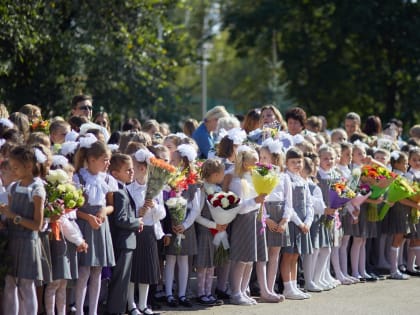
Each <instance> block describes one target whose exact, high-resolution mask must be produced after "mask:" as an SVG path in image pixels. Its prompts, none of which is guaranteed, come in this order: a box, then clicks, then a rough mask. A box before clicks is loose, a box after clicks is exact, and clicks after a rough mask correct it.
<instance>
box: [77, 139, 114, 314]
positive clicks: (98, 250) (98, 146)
mask: <svg viewBox="0 0 420 315" xmlns="http://www.w3.org/2000/svg"><path fill="white" fill-rule="evenodd" d="M79 141H80V148H79V150H78V151H77V152H76V156H75V163H76V165H75V169H76V174H75V175H74V177H73V180H74V182H75V183H76V184H77V185H80V186H81V187H82V188H83V190H84V193H85V199H86V201H85V204H84V205H83V206H82V207H81V208H79V210H78V211H77V217H78V220H77V223H78V224H79V227H80V230H81V231H82V234H83V237H84V238H85V240H86V242H87V244H88V246H89V250H88V251H87V252H86V253H83V252H82V253H79V279H78V280H77V284H76V290H75V293H76V314H77V315H82V314H83V313H84V311H83V305H84V301H85V296H86V290H87V288H89V314H90V315H94V314H96V313H97V307H98V300H99V292H100V288H101V272H102V267H105V266H109V267H111V266H114V265H115V258H114V250H113V246H112V238H111V233H110V230H109V224H108V215H109V214H110V213H112V211H113V209H114V208H113V206H112V193H113V192H114V191H116V190H117V189H118V185H117V181H116V180H115V179H114V178H113V177H111V176H110V175H107V174H106V171H107V169H108V166H109V160H110V156H111V153H110V152H109V149H108V147H107V146H106V144H104V143H103V142H102V141H97V140H96V138H95V137H94V136H91V135H90V134H87V135H86V137H83V138H81V139H80V140H79ZM88 280H89V284H88Z"/></svg>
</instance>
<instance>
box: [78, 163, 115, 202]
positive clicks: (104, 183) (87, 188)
mask: <svg viewBox="0 0 420 315" xmlns="http://www.w3.org/2000/svg"><path fill="white" fill-rule="evenodd" d="M79 174H80V176H82V178H83V180H84V181H85V185H84V186H83V189H84V192H85V194H86V196H88V204H89V205H91V206H101V207H105V206H106V194H107V193H109V192H114V191H117V190H118V183H117V181H116V179H115V178H114V177H112V176H111V175H108V174H107V173H104V172H100V173H98V174H95V175H93V174H91V173H90V172H89V171H88V170H87V169H86V168H81V169H80V171H79ZM73 181H74V183H76V185H77V186H79V187H80V186H82V185H81V183H80V180H79V176H78V175H77V174H75V175H74V176H73Z"/></svg>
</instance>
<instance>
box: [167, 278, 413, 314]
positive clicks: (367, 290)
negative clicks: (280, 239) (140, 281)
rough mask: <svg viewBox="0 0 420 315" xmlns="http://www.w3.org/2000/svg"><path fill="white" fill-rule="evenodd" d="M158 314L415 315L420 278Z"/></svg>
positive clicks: (171, 310) (170, 310)
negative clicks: (298, 298)
mask: <svg viewBox="0 0 420 315" xmlns="http://www.w3.org/2000/svg"><path fill="white" fill-rule="evenodd" d="M159 312H161V314H166V315H211V314H229V315H239V314H240V315H254V314H264V315H279V314H293V315H294V314H302V315H306V314H311V315H312V314H313V315H317V314H319V315H330V314H331V315H346V314H351V315H359V314H360V315H367V314H368V315H376V314H378V315H391V314H392V315H394V314H398V315H400V314H401V315H408V314H411V315H418V314H420V278H411V279H410V280H408V281H398V280H383V281H378V282H376V283H364V284H356V285H350V286H340V287H338V288H336V289H335V290H332V291H329V292H323V293H318V294H315V293H314V294H313V295H312V298H311V299H309V300H304V301H290V300H286V301H285V302H283V303H280V304H262V303H261V304H258V305H255V306H236V305H223V306H218V307H212V308H207V309H204V308H202V307H201V306H194V307H193V308H192V309H182V308H176V309H167V308H164V309H162V310H160V311H159Z"/></svg>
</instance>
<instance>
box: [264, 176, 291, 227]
mask: <svg viewBox="0 0 420 315" xmlns="http://www.w3.org/2000/svg"><path fill="white" fill-rule="evenodd" d="M265 201H266V202H267V201H284V214H283V219H287V220H290V218H291V216H292V214H293V211H294V210H293V196H292V183H291V182H290V177H289V176H286V174H284V173H280V174H279V183H278V184H277V186H276V187H275V188H274V190H273V191H272V192H271V194H269V195H268V196H267V198H265Z"/></svg>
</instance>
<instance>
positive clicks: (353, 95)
mask: <svg viewBox="0 0 420 315" xmlns="http://www.w3.org/2000/svg"><path fill="white" fill-rule="evenodd" d="M223 20H224V27H225V28H226V29H227V30H229V32H230V34H231V37H230V42H231V43H233V44H235V45H236V46H237V47H238V49H239V50H240V51H241V52H242V53H246V51H247V49H248V48H249V47H254V48H257V49H259V51H260V53H261V54H264V55H267V51H268V45H269V44H270V41H269V38H270V37H271V36H273V34H276V35H275V36H276V38H277V42H278V46H277V50H278V56H279V59H280V60H282V61H283V67H284V69H285V71H286V77H287V80H289V81H290V85H289V89H288V92H289V95H290V96H292V97H294V98H296V99H297V101H298V102H299V103H300V104H302V106H303V107H305V108H306V109H307V110H308V112H309V113H311V114H312V113H313V114H321V113H322V114H324V115H326V116H328V118H329V121H331V122H332V123H333V124H334V125H337V124H338V123H339V122H340V121H341V120H342V118H343V117H344V114H345V113H346V112H347V111H350V110H354V111H358V112H360V113H361V114H364V115H367V114H372V113H379V114H380V115H381V116H382V117H383V118H384V119H388V118H391V117H393V116H397V117H399V118H401V119H403V120H404V121H405V122H407V123H408V124H413V123H414V121H415V119H418V118H420V117H419V116H418V114H416V115H417V116H416V115H413V114H412V109H413V108H414V109H419V108H420V103H419V89H418V87H419V77H420V76H419V75H420V68H419V67H420V64H419V62H418V61H419V59H418V58H419V57H418V56H419V55H420V47H419V46H418V43H419V42H420V33H419V32H418V29H419V27H420V5H419V4H417V3H412V2H409V1H361V0H357V1H351V2H349V1H339V0H334V1H310V0H285V1H281V2H279V1H274V0H257V1H237V0H233V1H228V2H226V5H225V6H224V10H223Z"/></svg>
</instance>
